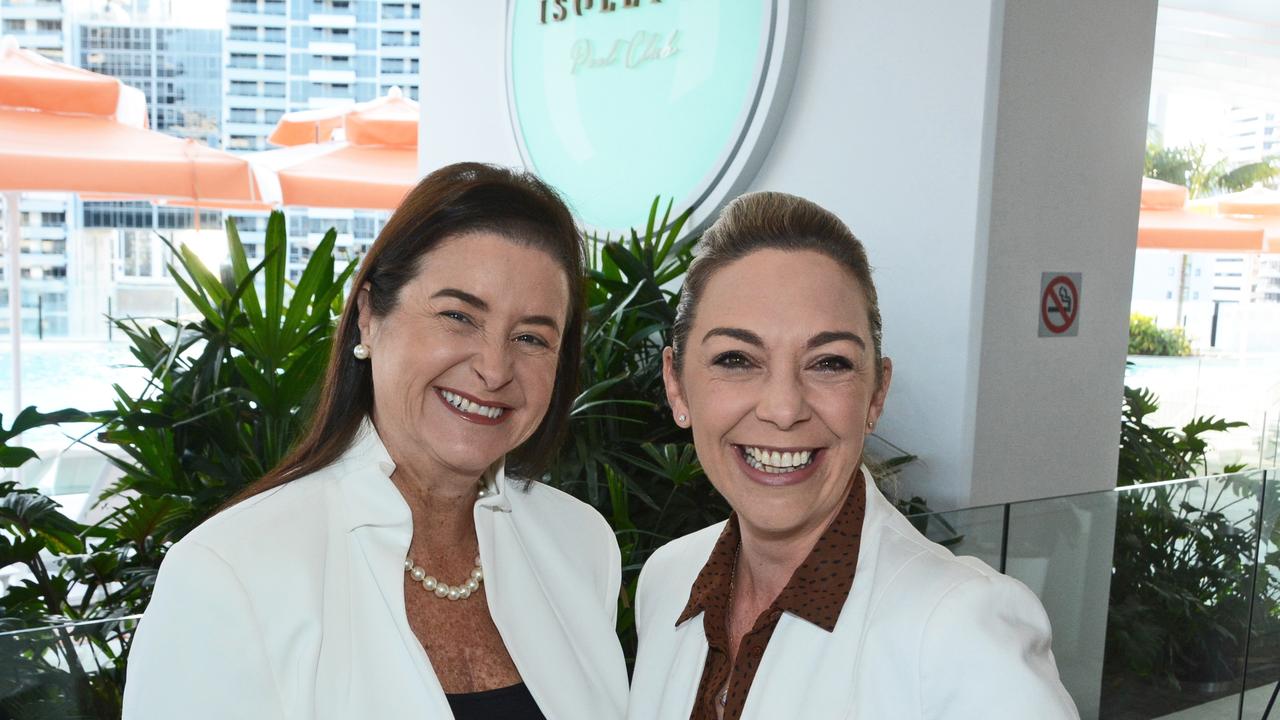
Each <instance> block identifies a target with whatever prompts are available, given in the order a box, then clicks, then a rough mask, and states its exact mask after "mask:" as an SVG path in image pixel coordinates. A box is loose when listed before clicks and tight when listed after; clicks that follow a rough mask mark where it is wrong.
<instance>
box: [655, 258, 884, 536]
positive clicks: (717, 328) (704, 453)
mask: <svg viewBox="0 0 1280 720" xmlns="http://www.w3.org/2000/svg"><path fill="white" fill-rule="evenodd" d="M684 353H685V357H684V359H683V368H682V370H681V371H680V372H679V373H677V371H676V369H675V363H674V358H673V356H672V351H671V349H670V348H668V349H667V350H666V353H665V355H664V363H663V375H664V379H665V380H666V387H667V398H668V400H669V401H670V403H671V406H672V410H673V412H674V413H675V416H676V418H677V422H678V423H680V424H681V425H685V426H690V425H691V426H692V428H693V440H694V445H695V447H696V448H697V452H698V459H699V460H700V461H701V463H702V466H703V469H704V470H705V471H706V473H707V477H708V478H709V479H710V480H711V483H712V484H713V485H715V487H716V489H717V490H718V491H719V492H720V494H721V495H723V496H724V497H725V499H726V500H728V502H729V504H730V506H732V507H733V509H734V510H735V511H736V512H737V513H738V517H739V522H740V523H741V526H742V528H743V530H744V532H751V533H754V534H757V535H762V536H769V537H775V538H785V537H791V536H796V537H804V536H808V535H811V534H813V533H815V532H820V531H821V528H823V527H825V526H826V524H827V522H828V521H829V520H830V519H831V518H832V517H833V516H834V515H835V513H836V511H837V510H838V509H839V507H840V504H841V501H842V500H843V499H844V496H845V492H846V490H847V489H848V487H849V484H850V481H851V480H852V478H853V474H854V473H855V472H856V471H857V469H858V466H859V463H860V462H861V458H862V449H863V442H864V440H865V438H866V435H867V434H868V433H870V432H871V430H870V428H869V427H868V423H870V424H872V425H874V423H875V421H876V420H877V419H878V418H879V416H880V413H881V411H882V410H883V407H884V399H885V395H886V393H887V392H888V389H889V380H890V377H891V375H892V365H891V363H890V362H889V361H888V360H887V359H886V360H883V361H882V367H883V376H882V379H881V382H880V384H879V386H877V384H876V368H875V362H876V360H875V351H874V349H873V347H872V341H871V333H870V328H869V322H868V316H867V303H866V299H865V298H864V296H863V293H862V290H861V289H860V288H859V286H858V283H857V281H856V280H855V279H854V278H853V276H852V275H851V274H849V272H847V271H846V270H845V269H844V268H842V267H841V266H840V265H839V264H838V263H836V262H835V261H834V260H832V259H831V258H829V257H827V256H825V255H823V254H821V253H817V252H813V251H807V250H805V251H783V250H774V249H767V250H758V251H756V252H753V253H751V254H749V255H747V256H745V257H743V258H741V259H739V260H736V261H734V262H733V263H731V264H729V265H727V266H725V267H723V268H721V269H719V270H717V271H716V272H715V274H714V275H712V276H711V278H710V279H709V280H708V282H707V284H706V286H705V288H704V289H703V292H702V296H701V299H700V300H699V301H698V305H697V310H696V313H695V314H694V321H693V325H692V326H691V328H690V331H689V336H688V340H687V342H686V345H685V349H684ZM681 415H684V416H686V418H687V419H686V420H684V421H681V420H680V416H681Z"/></svg>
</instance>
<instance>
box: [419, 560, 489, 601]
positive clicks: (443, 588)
mask: <svg viewBox="0 0 1280 720" xmlns="http://www.w3.org/2000/svg"><path fill="white" fill-rule="evenodd" d="M404 569H405V572H407V573H409V577H411V578H413V581H414V582H420V583H422V587H423V589H424V590H429V591H431V592H434V593H435V594H436V597H438V598H448V599H450V600H466V599H467V598H469V597H471V593H474V592H475V591H477V590H479V589H480V583H482V582H484V570H483V569H481V567H480V556H479V555H477V556H476V566H475V568H474V569H473V570H472V571H471V577H469V578H467V581H466V582H464V583H462V584H461V585H450V584H448V583H446V582H441V581H439V580H437V579H436V578H434V577H432V576H430V575H428V574H427V571H426V570H425V569H423V567H422V566H421V565H414V564H413V558H405V559H404Z"/></svg>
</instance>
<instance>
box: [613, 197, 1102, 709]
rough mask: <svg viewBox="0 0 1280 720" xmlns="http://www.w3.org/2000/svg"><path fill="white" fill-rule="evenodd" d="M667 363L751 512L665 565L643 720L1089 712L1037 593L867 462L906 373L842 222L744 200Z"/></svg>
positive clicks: (654, 611) (680, 412)
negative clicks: (946, 533)
mask: <svg viewBox="0 0 1280 720" xmlns="http://www.w3.org/2000/svg"><path fill="white" fill-rule="evenodd" d="M663 360H664V363H663V373H664V379H665V381H666V391H667V399H668V401H669V402H670V404H671V409H672V413H673V415H674V417H675V422H676V424H678V425H680V426H681V427H685V428H690V429H691V430H692V432H693V441H694V445H695V447H696V449H697V453H698V459H699V460H700V461H701V463H702V467H703V469H704V470H705V471H706V474H707V478H708V479H709V480H710V481H711V484H712V485H714V486H715V488H716V490H717V491H719V492H720V494H721V495H723V496H724V498H725V499H726V500H727V501H728V503H729V505H730V507H731V508H732V509H733V512H732V514H731V515H730V516H729V519H728V520H727V521H726V522H723V523H720V524H718V525H714V526H712V527H709V528H706V529H704V530H701V531H699V532H696V533H693V534H691V535H687V536H685V537H683V538H679V539H677V540H675V541H673V542H671V543H669V544H668V545H666V546H664V547H663V548H661V549H660V550H658V551H657V552H656V553H654V555H653V556H652V557H651V558H650V559H649V561H648V563H647V564H646V565H645V567H644V569H643V571H642V573H641V577H640V587H639V591H638V594H637V600H636V624H637V626H638V629H639V634H640V644H639V651H638V657H637V660H636V669H635V674H634V676H633V679H632V686H631V700H630V705H629V712H628V717H629V718H632V719H633V720H675V719H681V720H682V719H683V718H690V719H691V720H736V719H737V718H804V719H805V720H822V719H824V718H831V719H833V720H844V719H846V718H877V719H878V718H893V720H943V719H944V718H945V719H946V720H958V719H960V720H978V719H979V718H981V719H982V720H1015V719H1016V720H1026V719H1028V718H1035V719H1036V720H1066V719H1068V718H1077V717H1078V716H1077V713H1076V709H1075V706H1074V705H1073V703H1072V701H1071V698H1070V697H1069V696H1068V695H1067V693H1066V691H1065V690H1064V689H1063V686H1062V683H1061V682H1060V680H1059V678H1058V671H1057V667H1056V666H1055V664H1054V659H1053V653H1052V652H1051V650H1050V630H1049V621H1048V618H1047V617H1046V616H1045V613H1044V610H1043V608H1042V607H1041V605H1040V602H1039V601H1038V600H1037V598H1036V597H1035V596H1034V595H1033V594H1032V593H1031V592H1030V591H1029V590H1028V589H1027V588H1026V587H1024V586H1023V585H1022V584H1021V583H1019V582H1018V581H1016V580H1013V579H1011V578H1008V577H1005V576H1003V575H1001V574H999V573H997V572H995V571H994V570H992V569H991V568H990V567H988V566H986V565H984V564H983V563H982V562H980V561H978V560H975V559H973V558H957V557H955V556H953V555H952V554H951V553H950V552H948V551H947V550H946V549H944V548H942V547H940V546H938V545H936V544H934V543H932V542H930V541H929V540H927V539H925V537H924V536H923V535H921V534H920V533H919V532H917V531H916V529H915V528H914V527H912V525H911V523H909V522H907V520H906V519H905V518H904V517H903V516H902V515H900V514H899V513H898V511H897V510H896V509H895V508H894V507H893V505H891V504H890V503H889V502H888V501H887V500H886V499H885V498H884V497H883V496H882V495H881V494H880V492H879V491H878V490H877V489H876V484H875V482H874V481H873V478H872V477H871V475H870V473H869V471H868V470H867V467H866V466H865V464H864V463H863V450H864V442H865V440H866V437H867V436H868V435H869V434H870V433H871V432H872V430H873V429H874V428H875V426H876V423H877V422H878V421H879V420H880V417H881V415H882V413H883V412H884V410H885V398H886V396H887V394H888V392H889V385H890V381H891V380H892V378H893V364H892V362H890V360H889V359H888V358H886V357H884V356H883V355H882V348H881V320H880V309H879V305H878V300H877V297H876V288H875V285H874V284H873V282H872V279H871V267H870V264H869V263H868V261H867V255H866V251H865V250H864V249H863V246H862V244H861V243H860V242H859V241H858V240H857V238H855V237H854V235H853V233H852V232H850V231H849V228H848V227H846V226H845V225H844V223H842V222H841V221H840V220H839V218H837V217H836V216H835V215H833V214H831V213H830V212H828V211H826V210H824V209H823V208H821V207H819V206H818V205H816V204H814V203H812V202H809V201H808V200H804V199H802V198H798V197H795V196H792V195H785V194H782V193H753V194H749V195H744V196H742V197H740V198H738V199H737V200H735V201H733V202H732V203H730V204H729V206H728V207H726V208H725V209H724V211H723V212H722V213H721V215H720V217H719V219H718V220H717V221H716V222H715V224H714V225H712V227H711V228H710V229H709V230H708V231H707V232H706V234H705V235H704V236H703V238H702V241H701V243H700V245H699V247H698V250H697V257H696V258H695V260H694V262H693V264H692V265H691V267H690V269H689V273H688V276H687V278H686V280H685V284H684V288H683V290H682V292H681V298H680V304H679V309H678V312H677V317H676V321H675V327H674V333H673V342H672V345H671V347H669V348H666V350H665V353H664V356H663Z"/></svg>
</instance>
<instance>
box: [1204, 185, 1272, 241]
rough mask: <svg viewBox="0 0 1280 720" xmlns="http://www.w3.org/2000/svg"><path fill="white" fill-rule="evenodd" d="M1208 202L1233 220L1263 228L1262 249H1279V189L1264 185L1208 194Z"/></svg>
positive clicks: (1221, 214)
mask: <svg viewBox="0 0 1280 720" xmlns="http://www.w3.org/2000/svg"><path fill="white" fill-rule="evenodd" d="M1205 204H1206V205H1208V206H1210V207H1211V209H1212V210H1214V211H1216V212H1217V214H1218V215H1219V216H1222V217H1225V218H1227V219H1229V220H1231V221H1233V222H1238V223H1243V224H1245V225H1250V226H1252V227H1256V228H1261V229H1262V233H1263V236H1262V237H1263V242H1264V247H1263V252H1273V253H1280V190H1272V189H1270V188H1266V187H1263V186H1262V185H1254V186H1253V187H1250V188H1247V189H1245V190H1241V191H1240V192H1235V193H1230V194H1228V195H1219V196H1218V197H1214V198H1208V199H1207V200H1206V201H1205Z"/></svg>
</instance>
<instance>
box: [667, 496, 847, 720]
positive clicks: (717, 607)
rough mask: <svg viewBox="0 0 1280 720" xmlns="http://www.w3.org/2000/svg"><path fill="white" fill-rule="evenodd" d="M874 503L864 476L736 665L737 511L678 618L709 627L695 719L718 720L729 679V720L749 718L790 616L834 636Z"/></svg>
mask: <svg viewBox="0 0 1280 720" xmlns="http://www.w3.org/2000/svg"><path fill="white" fill-rule="evenodd" d="M866 505H867V494H866V477H865V476H864V475H863V474H862V473H861V472H859V473H858V476H857V477H856V478H855V479H854V482H853V486H852V487H851V488H850V489H849V495H848V497H846V498H845V501H844V505H843V506H842V507H841V508H840V512H839V513H837V514H836V516H835V518H834V519H833V520H832V521H831V524H830V525H829V526H827V529H826V530H825V531H823V533H822V536H821V537H819V538H818V542H817V543H816V544H814V546H813V550H811V551H810V552H809V556H808V557H807V558H805V560H804V562H803V563H801V564H800V567H798V568H796V571H795V572H794V573H792V575H791V579H790V580H788V581H787V585H786V587H784V588H783V589H782V592H781V593H780V594H779V595H778V597H777V599H775V600H774V601H773V604H772V605H770V606H769V607H768V608H767V609H765V611H764V612H763V613H761V614H760V617H758V618H756V621H755V623H754V624H753V625H752V627H751V630H750V631H749V632H748V633H747V634H746V635H745V636H743V638H742V643H741V647H739V648H738V656H737V657H736V658H734V659H733V661H732V666H731V664H730V652H731V648H730V647H729V591H730V583H731V577H730V576H731V575H732V573H733V565H734V558H735V556H736V555H737V552H738V542H739V535H738V516H737V514H736V513H734V514H732V515H730V516H729V522H728V523H726V524H725V526H724V531H723V532H721V533H720V538H719V539H718V540H717V541H716V544H715V547H714V548H712V550H711V556H710V557H709V558H707V564H706V565H703V566H702V570H701V571H700V572H699V573H698V578H697V579H696V580H695V581H694V583H693V588H692V590H690V592H689V602H688V603H687V604H686V605H685V607H684V612H682V613H680V617H679V619H677V620H676V625H681V624H683V623H685V622H687V621H688V620H690V619H692V618H694V617H696V616H697V615H698V613H702V627H703V630H704V631H705V632H706V635H707V645H708V649H707V662H706V665H704V666H703V670H702V682H701V684H699V685H698V695H697V697H696V699H695V700H694V705H693V713H692V714H691V715H690V716H689V719H690V720H716V717H717V716H716V706H717V705H719V696H720V693H721V689H722V688H724V687H725V683H726V682H727V683H728V684H729V692H728V697H727V699H726V701H725V704H724V720H737V719H738V718H739V717H741V716H742V709H743V706H744V705H745V704H746V701H747V692H748V691H750V689H751V683H752V681H753V680H754V679H755V676H756V670H757V669H759V667H760V659H761V658H762V657H764V651H765V648H766V647H767V646H768V645H769V638H770V637H772V636H773V631H774V628H776V627H777V626H778V620H779V619H780V618H781V617H782V613H784V612H789V613H791V614H792V615H795V616H796V617H799V618H801V619H803V620H806V621H808V622H810V623H812V624H814V625H817V626H818V627H820V628H822V629H823V630H826V631H827V632H831V631H832V630H834V629H835V627H836V620H837V619H838V618H839V617H840V610H841V609H842V608H843V607H844V602H845V600H846V599H847V598H848V597H849V588H850V587H852V586H853V575H854V571H855V570H856V569H857V565H858V547H859V544H860V541H861V538H862V520H863V516H864V515H865V514H866Z"/></svg>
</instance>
